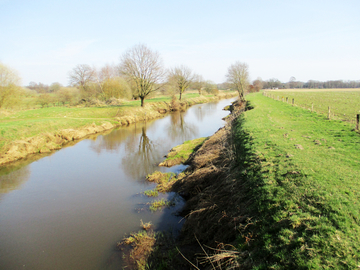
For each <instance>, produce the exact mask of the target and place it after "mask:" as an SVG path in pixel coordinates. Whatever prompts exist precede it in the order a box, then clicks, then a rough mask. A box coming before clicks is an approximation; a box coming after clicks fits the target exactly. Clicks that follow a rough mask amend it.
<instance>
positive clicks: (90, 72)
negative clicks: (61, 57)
mask: <svg viewBox="0 0 360 270" xmlns="http://www.w3.org/2000/svg"><path fill="white" fill-rule="evenodd" d="M94 80H95V70H94V69H93V68H92V67H90V66H89V65H86V64H82V65H77V66H76V67H75V68H73V70H72V71H71V72H70V73H69V82H70V84H71V85H72V86H78V87H79V88H80V89H81V90H84V91H86V90H87V89H88V87H89V84H90V83H92V82H94Z"/></svg>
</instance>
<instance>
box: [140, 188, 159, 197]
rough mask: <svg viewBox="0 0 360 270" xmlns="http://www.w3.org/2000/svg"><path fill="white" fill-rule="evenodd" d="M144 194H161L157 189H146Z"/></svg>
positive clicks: (155, 195)
mask: <svg viewBox="0 0 360 270" xmlns="http://www.w3.org/2000/svg"><path fill="white" fill-rule="evenodd" d="M144 195H146V196H148V197H157V196H159V192H158V191H157V190H156V189H151V190H146V191H144Z"/></svg>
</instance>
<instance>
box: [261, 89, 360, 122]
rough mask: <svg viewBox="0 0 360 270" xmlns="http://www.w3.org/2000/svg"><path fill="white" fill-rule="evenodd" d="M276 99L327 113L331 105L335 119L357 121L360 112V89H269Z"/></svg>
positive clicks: (268, 91)
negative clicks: (293, 102)
mask: <svg viewBox="0 0 360 270" xmlns="http://www.w3.org/2000/svg"><path fill="white" fill-rule="evenodd" d="M266 92H267V93H268V94H270V95H272V96H273V97H274V98H275V99H278V100H282V99H283V98H284V100H285V101H286V98H288V102H289V103H290V102H292V99H294V101H295V105H296V106H300V107H302V108H305V109H308V110H311V109H312V108H313V111H315V112H317V113H320V114H323V115H327V114H328V107H330V111H331V117H332V118H333V119H338V120H343V121H347V122H350V123H355V121H356V115H357V114H360V89H358V88H356V89H283V90H267V91H266Z"/></svg>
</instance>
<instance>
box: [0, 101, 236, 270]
mask: <svg viewBox="0 0 360 270" xmlns="http://www.w3.org/2000/svg"><path fill="white" fill-rule="evenodd" d="M230 102H231V100H222V101H220V102H218V103H208V104H201V105H195V106H192V107H191V108H189V109H188V110H187V111H186V112H184V113H174V114H170V115H167V116H165V117H164V118H161V119H158V120H155V121H152V122H147V123H141V124H136V125H131V126H128V127H124V128H119V129H116V130H113V131H111V132H108V134H103V135H98V136H91V137H89V138H87V139H84V140H81V141H79V142H77V143H76V144H74V145H72V146H68V147H65V148H63V149H61V150H59V151H56V152H53V153H52V154H50V155H47V156H46V155H45V156H43V157H42V158H40V159H37V158H39V156H35V157H31V158H29V159H27V160H24V161H21V162H17V163H14V164H12V165H11V166H7V167H2V168H0V269H7V270H12V269H37V270H42V269H68V270H71V269H121V259H120V256H119V252H117V251H116V248H115V247H116V242H117V241H120V240H121V239H122V237H123V236H124V235H125V234H129V233H130V232H134V231H138V230H140V220H143V221H144V222H148V221H151V222H152V223H153V224H154V229H156V230H159V229H162V230H163V229H168V228H172V229H173V230H177V229H179V228H180V226H181V223H179V221H180V218H179V217H178V216H176V211H177V207H181V205H182V204H181V201H178V203H177V207H173V208H169V209H165V210H163V211H159V212H155V213H151V212H150V211H148V205H146V203H148V202H150V201H151V200H152V199H151V198H150V199H149V198H148V197H146V196H144V195H142V194H141V193H142V192H143V191H145V190H147V189H152V188H153V187H154V185H153V184H150V183H147V182H146V181H145V176H146V175H147V174H149V173H152V172H154V171H155V170H161V171H175V172H179V171H181V170H182V169H183V167H182V166H175V167H173V168H159V167H158V166H157V164H159V163H160V162H161V161H162V160H163V159H164V158H163V156H164V155H165V154H166V153H167V152H168V151H169V150H170V149H171V148H172V147H174V146H176V145H178V144H181V143H183V142H184V141H185V140H191V139H194V138H198V137H204V136H210V135H212V134H213V133H214V132H215V131H216V130H217V129H219V128H220V127H221V126H223V125H224V121H223V120H222V118H223V117H224V116H226V115H227V114H228V112H226V111H223V110H222V109H223V107H225V106H226V105H228V104H230ZM36 159H37V160H36ZM34 160H35V161H34ZM165 196H172V194H167V195H165Z"/></svg>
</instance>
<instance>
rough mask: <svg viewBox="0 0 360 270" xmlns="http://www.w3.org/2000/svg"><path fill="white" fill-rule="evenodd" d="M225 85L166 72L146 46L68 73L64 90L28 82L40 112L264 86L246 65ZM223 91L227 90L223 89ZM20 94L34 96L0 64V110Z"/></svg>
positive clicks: (186, 72)
mask: <svg viewBox="0 0 360 270" xmlns="http://www.w3.org/2000/svg"><path fill="white" fill-rule="evenodd" d="M226 77H227V81H226V83H224V84H223V85H222V86H220V85H217V84H215V83H214V82H212V81H209V80H204V79H203V77H202V76H201V75H199V74H197V73H195V72H193V71H192V70H191V69H190V68H189V67H187V66H185V65H179V66H174V67H172V68H168V69H165V67H164V65H163V62H162V59H161V56H160V54H159V53H158V52H157V51H153V50H152V49H150V48H149V47H147V46H146V45H144V44H138V45H135V46H133V47H131V48H129V49H128V50H127V51H125V52H124V53H123V54H122V56H121V57H120V61H119V63H118V64H116V65H109V64H107V65H105V66H103V67H101V68H95V67H91V66H90V65H87V64H79V65H76V66H75V67H74V68H73V69H72V70H71V71H69V73H68V78H69V85H68V86H67V87H64V86H62V85H61V84H60V83H58V82H55V83H52V84H51V85H46V84H43V83H40V82H39V83H36V82H30V83H29V85H28V86H27V87H26V89H27V90H31V91H33V92H36V95H37V101H38V104H40V105H41V106H42V107H45V106H48V105H49V104H50V103H52V104H57V105H64V104H65V103H70V104H74V105H75V104H76V103H77V104H79V103H81V102H92V101H94V100H96V101H99V102H109V101H111V100H114V99H140V100H141V106H144V100H145V99H146V98H149V97H151V96H152V95H153V94H154V93H155V92H158V91H160V92H162V93H163V94H168V95H172V96H175V95H178V99H179V100H181V99H182V96H183V94H184V92H185V91H187V90H188V89H192V90H196V91H197V92H198V93H199V94H200V95H201V94H203V92H206V93H209V94H214V95H217V94H218V93H219V90H225V89H226V90H230V89H232V90H236V91H238V93H239V97H240V99H244V94H245V92H246V91H250V92H252V91H259V90H260V89H261V87H260V86H261V84H260V83H259V81H257V82H256V81H254V83H253V84H252V85H251V84H250V82H249V71H248V65H247V64H246V63H242V62H235V63H234V64H232V65H231V66H230V67H229V69H228V72H227V75H226ZM224 87H225V88H224ZM21 94H23V95H25V94H26V95H30V93H29V92H26V91H25V89H24V88H22V87H21V86H20V77H19V75H18V74H17V72H16V71H15V70H13V69H11V68H10V67H7V66H5V65H3V64H2V63H0V108H10V107H11V106H13V105H14V104H15V103H16V102H19V100H20V97H21Z"/></svg>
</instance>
